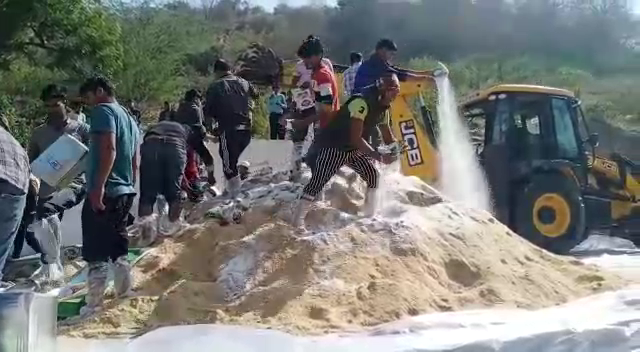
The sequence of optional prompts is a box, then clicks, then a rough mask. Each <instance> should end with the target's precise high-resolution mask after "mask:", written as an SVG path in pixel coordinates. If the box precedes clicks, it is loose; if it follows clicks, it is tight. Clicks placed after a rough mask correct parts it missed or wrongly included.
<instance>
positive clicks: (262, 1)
mask: <svg viewBox="0 0 640 352" xmlns="http://www.w3.org/2000/svg"><path fill="white" fill-rule="evenodd" d="M190 1H191V2H192V3H199V1H198V0H190ZM628 1H629V4H630V5H631V6H632V8H633V9H634V11H635V12H636V13H638V14H640V0H628ZM249 2H250V3H252V4H254V5H260V6H262V7H264V8H265V9H267V10H272V9H273V8H274V7H275V6H277V5H278V4H280V3H286V4H289V5H291V6H300V5H307V4H311V3H319V4H327V5H335V4H336V2H337V0H249Z"/></svg>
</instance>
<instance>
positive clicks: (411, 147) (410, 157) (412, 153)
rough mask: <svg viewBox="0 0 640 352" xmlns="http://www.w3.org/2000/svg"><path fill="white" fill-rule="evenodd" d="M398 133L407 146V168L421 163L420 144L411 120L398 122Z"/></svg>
mask: <svg viewBox="0 0 640 352" xmlns="http://www.w3.org/2000/svg"><path fill="white" fill-rule="evenodd" d="M400 133H401V134H402V139H403V140H404V143H405V144H406V145H407V161H408V163H409V166H417V165H420V164H422V163H423V160H422V151H420V143H418V136H417V135H416V126H415V124H414V122H413V120H407V121H400Z"/></svg>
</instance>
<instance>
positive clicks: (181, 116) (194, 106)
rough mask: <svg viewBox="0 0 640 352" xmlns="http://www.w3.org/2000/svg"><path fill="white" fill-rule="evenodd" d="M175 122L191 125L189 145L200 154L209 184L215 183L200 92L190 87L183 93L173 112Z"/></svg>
mask: <svg viewBox="0 0 640 352" xmlns="http://www.w3.org/2000/svg"><path fill="white" fill-rule="evenodd" d="M174 121H175V122H178V123H181V124H183V125H187V126H189V127H191V130H192V133H191V134H190V137H189V138H191V140H190V142H189V145H190V146H191V147H192V148H193V150H194V151H195V152H196V153H197V154H198V156H200V159H201V160H202V162H203V163H204V165H205V166H206V167H207V178H208V180H209V184H210V185H211V186H215V185H216V182H217V181H216V177H215V175H214V171H215V169H214V165H213V155H211V152H210V151H209V148H207V145H206V143H205V138H206V137H207V130H206V129H205V127H204V115H203V112H202V94H201V93H200V91H198V90H197V89H190V90H188V91H187V92H186V93H185V94H184V100H183V102H182V103H180V106H179V107H178V111H177V112H176V114H175V120H174Z"/></svg>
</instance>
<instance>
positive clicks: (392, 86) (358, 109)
mask: <svg viewBox="0 0 640 352" xmlns="http://www.w3.org/2000/svg"><path fill="white" fill-rule="evenodd" d="M399 91H400V83H399V81H398V77H397V76H396V75H395V74H388V75H385V76H384V77H383V78H381V79H380V80H379V81H378V83H377V84H376V85H375V86H373V87H371V88H369V89H367V90H365V91H364V92H363V93H362V94H355V95H353V96H351V97H350V98H349V100H347V102H346V103H345V104H344V105H343V106H342V107H341V108H340V110H339V111H337V112H336V115H335V117H333V118H332V119H330V120H329V121H328V124H327V126H326V127H324V129H323V130H322V132H321V133H320V134H319V135H318V136H316V138H315V139H314V148H315V150H316V151H317V153H316V154H315V155H314V159H315V160H313V161H311V163H312V164H314V166H315V167H313V168H312V175H311V180H310V181H309V183H308V184H307V185H306V186H305V187H304V190H303V193H302V196H301V197H300V200H299V203H298V204H297V206H296V208H295V213H294V215H293V221H292V225H294V226H295V227H302V226H303V223H304V219H305V217H306V215H307V213H308V211H309V209H310V208H311V206H312V204H313V202H314V201H315V200H316V197H317V196H318V194H320V192H321V191H322V189H323V188H324V186H325V185H326V184H327V183H328V182H329V180H331V178H332V177H333V176H334V175H335V174H336V173H337V172H338V170H340V168H341V167H343V166H348V167H350V168H351V169H353V170H354V171H355V172H356V173H357V174H358V175H359V176H360V177H361V178H363V179H364V180H365V182H366V183H367V192H366V198H365V207H364V213H365V215H366V216H373V215H374V213H375V211H376V205H377V204H376V203H377V202H376V197H377V189H378V181H379V178H380V173H379V172H378V170H377V169H376V167H375V166H374V164H373V160H376V161H379V162H382V163H383V164H391V163H393V162H394V161H396V160H397V158H398V156H397V155H393V154H381V153H380V152H378V151H376V150H374V149H373V148H372V147H371V145H370V144H369V143H368V142H367V139H368V137H369V136H370V134H371V131H372V130H373V129H375V128H378V129H380V132H381V134H382V139H383V141H384V143H385V144H387V145H388V144H393V143H395V138H394V137H393V134H392V132H391V128H390V126H389V120H388V115H387V114H386V112H387V110H388V109H389V107H390V106H391V102H392V101H393V100H394V99H395V98H396V96H397V95H398V93H399Z"/></svg>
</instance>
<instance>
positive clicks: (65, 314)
mask: <svg viewBox="0 0 640 352" xmlns="http://www.w3.org/2000/svg"><path fill="white" fill-rule="evenodd" d="M86 304H87V302H86V301H85V299H84V296H82V297H77V298H70V299H66V300H63V301H60V302H58V320H64V319H67V318H71V317H75V316H78V315H80V309H81V308H82V307H84V306H85V305H86Z"/></svg>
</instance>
